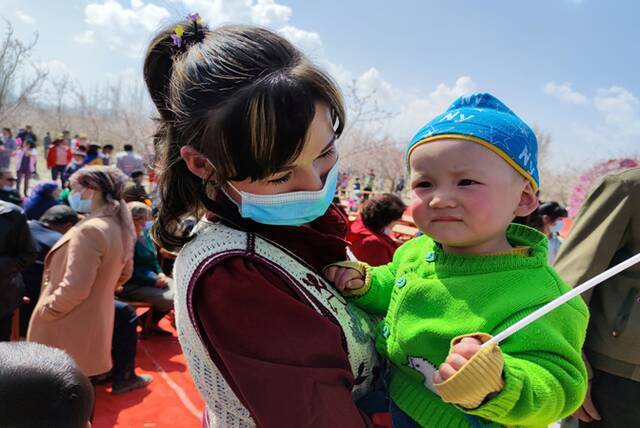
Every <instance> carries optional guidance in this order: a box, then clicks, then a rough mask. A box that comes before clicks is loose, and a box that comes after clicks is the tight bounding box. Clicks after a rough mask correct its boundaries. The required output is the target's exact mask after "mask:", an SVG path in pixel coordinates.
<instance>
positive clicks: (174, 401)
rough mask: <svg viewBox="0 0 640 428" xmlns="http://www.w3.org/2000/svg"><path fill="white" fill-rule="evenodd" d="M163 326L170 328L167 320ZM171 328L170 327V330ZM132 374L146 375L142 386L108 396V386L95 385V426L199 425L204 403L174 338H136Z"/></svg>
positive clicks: (102, 427) (194, 426)
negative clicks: (150, 378)
mask: <svg viewBox="0 0 640 428" xmlns="http://www.w3.org/2000/svg"><path fill="white" fill-rule="evenodd" d="M161 325H162V327H163V328H164V329H171V326H170V325H169V323H168V322H167V320H166V319H165V320H163V321H162V324H161ZM171 330H172V331H174V330H173V329H171ZM136 365H137V367H136V373H138V374H150V375H152V376H153V382H151V384H150V385H149V386H148V387H147V388H143V389H139V390H136V391H132V392H128V393H126V394H122V395H111V393H110V392H109V391H110V390H111V388H110V387H105V386H97V387H96V411H95V415H94V420H93V426H94V427H95V428H110V427H127V428H129V427H131V428H138V427H140V428H151V427H158V428H162V427H172V428H173V427H181V428H183V427H184V428H190V427H193V428H196V427H198V428H199V427H201V426H202V422H201V418H202V409H203V408H204V404H203V401H202V399H201V398H200V394H199V393H198V391H197V389H196V387H195V385H194V384H193V381H192V380H191V376H189V371H188V370H187V363H186V361H185V359H184V356H183V355H182V351H181V350H180V344H179V343H178V339H177V338H176V337H175V331H174V336H173V337H156V336H152V337H151V338H149V339H147V340H138V353H137V356H136Z"/></svg>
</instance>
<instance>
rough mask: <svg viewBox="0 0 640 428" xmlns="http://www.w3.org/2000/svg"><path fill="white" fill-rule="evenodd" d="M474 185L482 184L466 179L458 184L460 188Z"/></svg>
mask: <svg viewBox="0 0 640 428" xmlns="http://www.w3.org/2000/svg"><path fill="white" fill-rule="evenodd" d="M472 184H480V183H479V182H477V181H475V180H469V179H466V178H465V179H464V180H460V181H459V182H458V186H471V185H472Z"/></svg>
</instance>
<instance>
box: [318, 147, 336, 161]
mask: <svg viewBox="0 0 640 428" xmlns="http://www.w3.org/2000/svg"><path fill="white" fill-rule="evenodd" d="M335 152H336V147H335V146H331V148H330V149H329V150H327V151H326V152H324V153H323V154H321V155H320V156H318V159H321V158H328V157H329V156H331V155H333V154H334V153H335Z"/></svg>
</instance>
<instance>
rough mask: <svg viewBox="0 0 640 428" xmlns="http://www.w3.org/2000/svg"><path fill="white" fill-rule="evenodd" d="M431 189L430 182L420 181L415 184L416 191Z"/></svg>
mask: <svg viewBox="0 0 640 428" xmlns="http://www.w3.org/2000/svg"><path fill="white" fill-rule="evenodd" d="M430 187H431V183H429V182H428V181H420V182H419V183H416V184H414V186H413V188H414V189H428V188H430Z"/></svg>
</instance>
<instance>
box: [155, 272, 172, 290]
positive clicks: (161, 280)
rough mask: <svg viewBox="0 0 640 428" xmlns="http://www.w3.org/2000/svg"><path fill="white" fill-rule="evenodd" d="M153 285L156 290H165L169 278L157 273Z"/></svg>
mask: <svg viewBox="0 0 640 428" xmlns="http://www.w3.org/2000/svg"><path fill="white" fill-rule="evenodd" d="M155 285H156V287H158V288H167V287H168V286H169V277H168V276H167V275H165V274H164V273H159V274H158V278H156V284H155Z"/></svg>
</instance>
